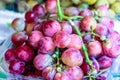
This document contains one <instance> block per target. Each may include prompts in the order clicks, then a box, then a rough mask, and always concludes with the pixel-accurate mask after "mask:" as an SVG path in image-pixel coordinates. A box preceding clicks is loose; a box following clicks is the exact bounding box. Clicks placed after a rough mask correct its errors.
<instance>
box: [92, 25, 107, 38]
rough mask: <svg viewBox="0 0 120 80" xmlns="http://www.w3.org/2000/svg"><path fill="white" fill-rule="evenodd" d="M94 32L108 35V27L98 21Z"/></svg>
mask: <svg viewBox="0 0 120 80" xmlns="http://www.w3.org/2000/svg"><path fill="white" fill-rule="evenodd" d="M94 32H95V33H97V34H99V35H100V36H107V35H108V28H107V27H106V26H105V25H104V24H101V23H98V24H97V27H96V28H95V30H94Z"/></svg>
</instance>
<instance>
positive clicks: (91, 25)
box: [80, 16, 97, 31]
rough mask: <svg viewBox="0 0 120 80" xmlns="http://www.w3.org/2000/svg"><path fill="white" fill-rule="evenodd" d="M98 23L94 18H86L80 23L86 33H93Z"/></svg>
mask: <svg viewBox="0 0 120 80" xmlns="http://www.w3.org/2000/svg"><path fill="white" fill-rule="evenodd" d="M96 25H97V22H96V20H95V19H94V18H93V17H92V16H85V17H84V18H83V19H82V20H81V23H80V28H81V29H82V30H84V31H91V29H92V30H94V29H95V28H96Z"/></svg>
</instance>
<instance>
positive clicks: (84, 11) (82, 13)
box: [79, 9, 92, 17]
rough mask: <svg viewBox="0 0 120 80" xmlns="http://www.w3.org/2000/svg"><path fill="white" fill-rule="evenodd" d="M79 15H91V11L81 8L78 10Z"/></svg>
mask: <svg viewBox="0 0 120 80" xmlns="http://www.w3.org/2000/svg"><path fill="white" fill-rule="evenodd" d="M79 15H80V16H83V17H85V16H92V11H91V10H89V9H83V10H81V11H80V13H79Z"/></svg>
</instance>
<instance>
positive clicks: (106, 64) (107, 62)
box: [97, 56, 112, 69]
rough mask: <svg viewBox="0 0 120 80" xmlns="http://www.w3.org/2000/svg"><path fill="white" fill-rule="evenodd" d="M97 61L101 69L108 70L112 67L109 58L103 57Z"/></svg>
mask: <svg viewBox="0 0 120 80" xmlns="http://www.w3.org/2000/svg"><path fill="white" fill-rule="evenodd" d="M97 60H98V63H99V65H100V69H106V68H109V67H110V66H111V65H112V59H111V58H109V57H107V56H101V57H99V58H98V59H97Z"/></svg>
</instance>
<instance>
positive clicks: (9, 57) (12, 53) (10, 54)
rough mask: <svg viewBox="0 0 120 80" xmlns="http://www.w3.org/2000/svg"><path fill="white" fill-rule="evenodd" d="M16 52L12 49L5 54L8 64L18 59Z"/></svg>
mask: <svg viewBox="0 0 120 80" xmlns="http://www.w3.org/2000/svg"><path fill="white" fill-rule="evenodd" d="M15 54H16V50H15V49H13V48H11V49H8V50H7V51H6V52H5V60H6V61H7V62H8V63H11V62H12V61H13V60H15V59H16V56H15Z"/></svg>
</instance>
